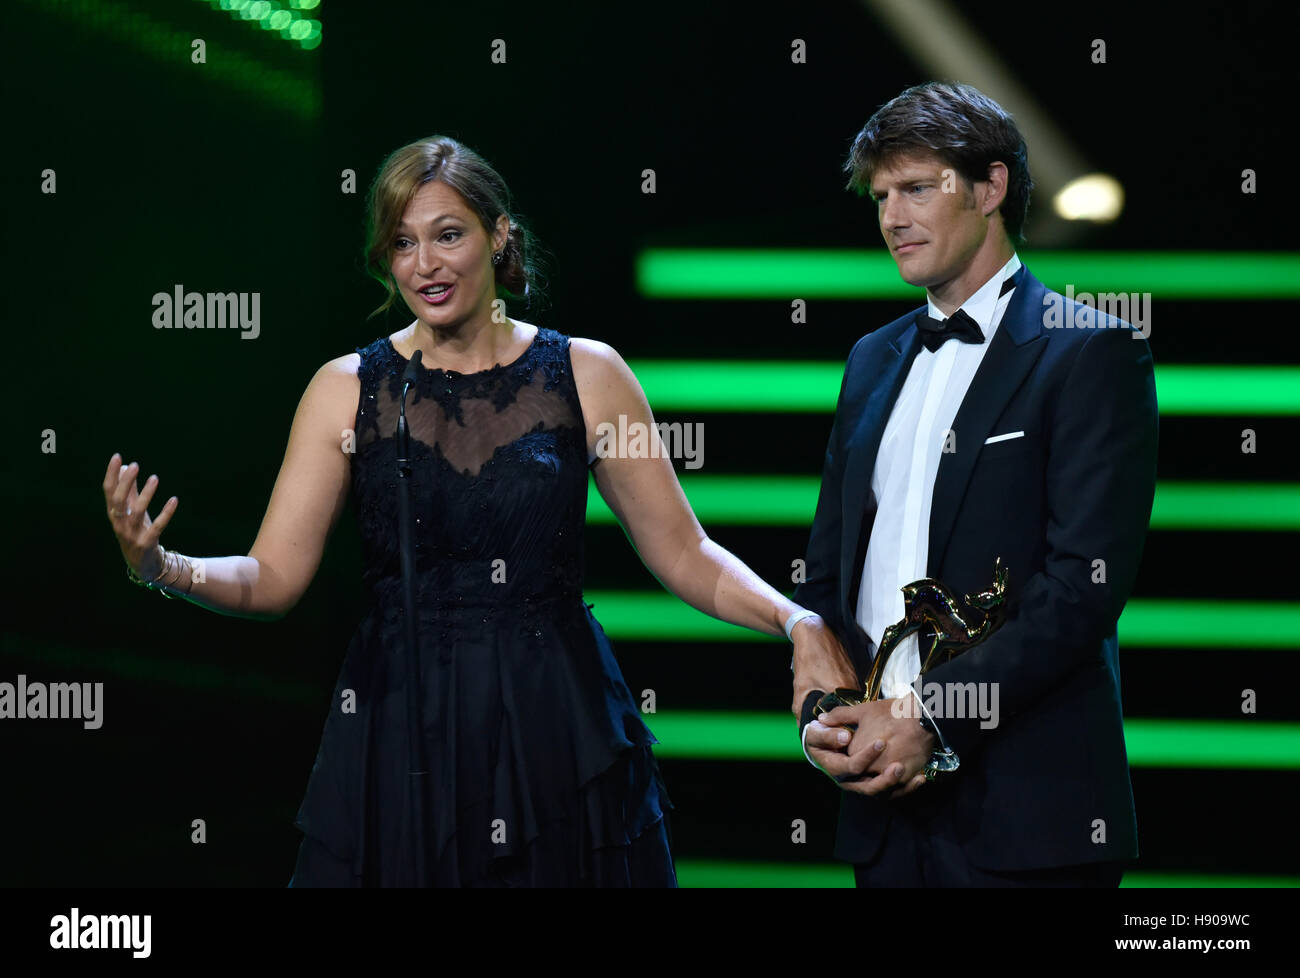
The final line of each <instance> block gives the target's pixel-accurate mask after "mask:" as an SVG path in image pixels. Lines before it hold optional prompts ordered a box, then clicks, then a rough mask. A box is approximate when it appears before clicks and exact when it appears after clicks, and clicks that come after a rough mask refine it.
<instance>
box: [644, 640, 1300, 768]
mask: <svg viewBox="0 0 1300 978" xmlns="http://www.w3.org/2000/svg"><path fill="white" fill-rule="evenodd" d="M770 665H771V667H773V668H777V663H775V662H773V663H770ZM645 721H646V723H647V725H648V726H649V727H650V729H651V731H652V732H653V733H654V735H655V737H656V738H658V740H659V745H658V746H657V747H655V754H656V755H658V756H660V757H668V758H680V759H688V760H734V761H798V762H800V763H803V764H806V763H807V761H806V760H805V759H804V756H803V751H802V749H801V748H800V746H799V734H798V729H797V724H796V723H795V720H794V715H793V714H791V713H752V712H730V711H726V710H718V711H715V712H706V711H680V712H676V711H674V712H668V713H652V714H649V715H648V716H646V717H645ZM1124 740H1125V744H1126V745H1127V749H1128V760H1129V765H1130V766H1131V767H1153V768H1196V769H1200V768H1206V769H1210V768H1252V769H1261V770H1295V769H1300V723H1269V722H1265V721H1258V722H1257V721H1255V720H1252V719H1250V718H1249V717H1242V719H1240V720H1161V719H1149V718H1140V719H1125V721H1124Z"/></svg>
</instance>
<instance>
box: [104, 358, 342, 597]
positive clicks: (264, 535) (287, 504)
mask: <svg viewBox="0 0 1300 978" xmlns="http://www.w3.org/2000/svg"><path fill="white" fill-rule="evenodd" d="M358 361H359V357H358V356H357V355H356V354H349V355H348V356H344V357H339V358H338V359H336V360H331V361H330V362H329V363H327V364H325V365H324V366H323V367H321V368H320V370H318V371H317V372H316V375H315V376H314V377H313V378H312V380H311V383H310V384H308V385H307V390H306V391H305V392H304V393H303V396H302V400H301V401H299V403H298V410H297V412H296V413H295V414H294V419H293V427H292V428H291V430H290V432H289V445H288V448H287V449H286V450H285V455H284V461H283V462H282V463H281V465H280V474H279V475H278V476H277V477H276V480H275V488H274V489H273V490H272V492H271V501H270V503H269V504H268V505H267V508H266V515H265V516H263V517H262V526H261V529H260V530H259V531H258V534H257V539H256V540H255V541H254V542H253V546H252V548H251V549H250V550H249V552H248V555H247V556H244V557H238V556H231V557H187V556H184V555H182V554H179V553H176V552H175V551H171V550H166V549H165V548H164V547H162V545H161V544H160V543H159V539H160V537H161V536H162V533H163V531H164V530H166V529H167V526H168V524H169V523H170V522H171V520H172V517H173V516H174V515H175V514H176V511H177V507H178V506H179V502H180V501H179V499H178V498H177V497H176V496H172V497H171V498H170V499H168V500H167V502H166V503H165V504H164V505H163V507H162V509H161V510H160V511H159V513H158V518H157V519H150V517H149V513H148V509H149V504H150V503H151V502H152V500H153V497H154V494H155V492H156V491H157V489H158V485H159V480H158V477H157V476H156V475H151V476H150V477H149V478H148V479H147V480H145V484H144V488H143V489H142V490H139V489H137V484H136V480H137V477H138V475H139V466H138V465H137V463H135V462H132V463H131V464H130V465H125V466H124V465H122V458H121V456H120V455H117V454H114V455H113V457H112V458H111V459H109V463H108V469H107V470H106V471H105V473H104V498H105V502H106V503H107V504H108V518H109V522H110V523H111V524H112V526H113V532H114V533H115V534H116V535H117V539H118V544H119V546H120V547H121V550H122V556H123V558H125V560H126V562H127V565H128V566H129V567H131V568H132V569H133V570H134V571H135V573H136V574H138V575H139V576H140V577H141V578H143V579H144V580H147V581H152V582H155V583H156V584H157V585H159V586H165V587H166V589H167V591H168V592H169V593H171V594H178V595H181V596H183V597H185V598H187V599H189V600H190V601H192V602H194V603H195V604H198V605H201V606H203V607H205V608H209V609H211V610H213V611H218V612H221V613H222V614H228V615H238V616H241V617H246V618H279V617H281V616H283V615H285V614H286V613H287V612H288V611H289V610H290V609H292V608H293V606H294V605H295V604H297V603H298V600H299V599H300V598H301V597H302V595H303V593H304V592H305V591H306V590H307V586H308V585H309V584H310V583H311V580H312V578H313V577H315V576H316V570H317V568H318V567H319V566H320V561H321V555H322V554H323V553H324V550H325V541H326V539H327V538H328V536H329V533H330V531H331V530H332V529H333V527H334V524H335V523H336V522H337V520H338V517H339V514H340V513H341V512H342V510H343V504H344V501H345V500H346V499H347V491H348V479H349V469H350V465H349V458H348V455H347V454H346V453H345V450H344V449H345V447H348V446H350V445H351V441H350V440H346V441H345V431H348V430H350V429H351V428H352V425H353V423H354V419H355V416H356V408H357V402H358V399H359V395H360V386H359V382H358V380H357V365H358Z"/></svg>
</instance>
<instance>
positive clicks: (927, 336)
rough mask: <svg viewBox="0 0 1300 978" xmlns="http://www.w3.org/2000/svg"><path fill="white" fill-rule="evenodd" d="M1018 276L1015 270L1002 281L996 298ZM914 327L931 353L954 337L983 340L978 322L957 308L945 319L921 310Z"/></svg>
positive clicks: (1005, 290)
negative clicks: (934, 316) (1014, 272)
mask: <svg viewBox="0 0 1300 978" xmlns="http://www.w3.org/2000/svg"><path fill="white" fill-rule="evenodd" d="M1019 277H1020V273H1019V271H1017V272H1016V274H1015V275H1012V276H1011V277H1010V278H1009V279H1007V280H1006V281H1005V282H1003V283H1002V288H1001V290H1000V291H999V292H998V298H1001V297H1002V296H1004V295H1006V294H1007V293H1008V292H1010V291H1011V290H1012V289H1014V288H1015V287H1016V280H1017V279H1018V278H1019ZM916 328H917V329H918V330H919V331H920V333H921V342H922V343H924V344H925V348H926V349H927V350H929V351H930V352H931V353H933V352H934V351H935V350H937V349H939V347H941V346H943V345H944V343H946V342H947V341H948V340H950V339H953V338H954V337H955V338H957V339H959V340H961V341H962V342H963V343H983V342H984V332H983V330H981V329H980V327H979V323H977V322H975V320H973V319H971V318H970V316H968V315H967V314H966V311H965V310H964V309H958V310H957V311H956V312H954V313H953V314H952V315H951V316H949V317H948V318H947V319H931V318H930V317H929V316H927V315H926V314H925V313H923V312H922V313H917V316H916Z"/></svg>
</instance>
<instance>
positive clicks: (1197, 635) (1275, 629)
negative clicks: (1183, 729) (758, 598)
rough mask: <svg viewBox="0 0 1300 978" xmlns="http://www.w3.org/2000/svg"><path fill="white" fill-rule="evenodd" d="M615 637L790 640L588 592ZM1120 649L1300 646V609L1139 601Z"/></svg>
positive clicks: (620, 595)
mask: <svg viewBox="0 0 1300 978" xmlns="http://www.w3.org/2000/svg"><path fill="white" fill-rule="evenodd" d="M586 599H587V601H588V602H589V603H591V604H593V605H595V608H594V609H593V612H592V613H593V614H594V615H595V616H596V618H597V620H598V621H599V622H600V624H601V627H603V628H604V629H605V631H606V632H607V633H608V634H609V636H610V637H611V638H615V639H626V640H629V641H644V642H674V641H679V642H688V641H689V642H762V641H773V642H775V641H777V640H778V639H779V641H781V642H782V643H784V642H785V638H784V636H777V637H773V636H770V635H763V634H761V633H759V632H754V631H750V630H749V629H747V628H741V627H740V626H739V625H732V624H730V623H729V622H725V621H719V620H718V619H716V618H711V617H710V616H708V615H706V614H704V612H702V611H697V610H695V609H694V608H692V607H691V606H690V605H688V604H687V603H686V602H684V601H681V600H680V599H678V598H676V597H675V596H673V595H671V594H668V593H666V592H660V591H603V590H588V591H586ZM1119 641H1120V647H1121V648H1124V649H1134V648H1224V649H1245V648H1254V649H1294V648H1300V603H1296V602H1289V603H1288V602H1267V601H1209V600H1204V601H1202V600H1190V601H1183V600H1172V599H1170V600H1167V599H1163V598H1137V599H1134V600H1132V601H1130V602H1129V603H1128V605H1127V606H1125V608H1124V612H1123V614H1121V615H1120V619H1119Z"/></svg>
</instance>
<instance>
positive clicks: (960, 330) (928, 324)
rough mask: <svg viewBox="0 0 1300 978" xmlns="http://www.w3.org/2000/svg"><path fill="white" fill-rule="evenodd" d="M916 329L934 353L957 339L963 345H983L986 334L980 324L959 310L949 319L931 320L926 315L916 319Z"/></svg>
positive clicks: (927, 347)
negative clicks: (949, 341) (953, 339)
mask: <svg viewBox="0 0 1300 978" xmlns="http://www.w3.org/2000/svg"><path fill="white" fill-rule="evenodd" d="M916 328H917V329H918V330H920V331H921V342H922V343H924V344H925V348H926V349H927V350H929V351H930V352H931V353H933V352H934V351H935V350H937V349H939V347H941V346H943V345H944V343H946V342H947V341H948V340H950V339H952V338H953V337H956V338H957V339H959V340H961V341H962V342H963V343H983V342H984V333H983V331H982V330H981V329H980V327H979V323H977V322H975V320H973V319H971V318H970V316H968V315H966V312H965V310H963V309H958V310H957V311H956V312H954V313H953V314H952V315H951V316H949V317H948V318H947V319H931V318H930V317H929V316H927V315H926V314H925V313H920V314H919V315H918V316H917V317H916Z"/></svg>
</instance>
